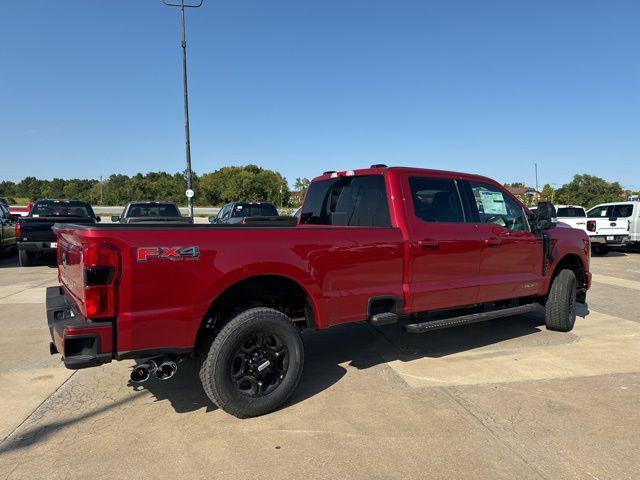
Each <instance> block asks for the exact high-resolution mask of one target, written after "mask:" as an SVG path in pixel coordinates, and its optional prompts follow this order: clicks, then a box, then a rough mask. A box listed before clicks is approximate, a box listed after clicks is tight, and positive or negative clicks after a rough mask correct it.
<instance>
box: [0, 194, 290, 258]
mask: <svg viewBox="0 0 640 480" xmlns="http://www.w3.org/2000/svg"><path fill="white" fill-rule="evenodd" d="M23 210H24V211H25V212H24V213H25V214H24V216H22V215H21V214H19V213H12V212H11V211H10V210H9V206H8V202H7V201H6V199H4V198H2V199H0V221H1V222H2V223H1V225H2V229H1V235H0V250H3V251H4V250H8V249H15V248H17V250H18V260H19V263H20V265H21V266H30V265H32V264H33V263H34V262H35V261H37V260H38V258H39V257H40V256H41V255H42V254H46V253H51V252H55V250H56V248H57V245H58V244H57V240H56V236H55V234H54V233H53V230H52V227H53V225H54V224H56V223H58V224H62V223H73V224H94V223H98V222H100V220H101V219H100V217H99V216H97V215H96V214H95V213H94V211H93V209H92V207H91V205H90V204H89V203H87V202H84V201H80V200H52V199H43V200H37V201H36V202H34V203H33V204H29V206H28V208H25V209H23ZM295 221H296V220H295V219H294V218H293V217H281V216H279V215H278V210H277V208H276V207H275V205H274V204H272V203H268V202H232V203H228V204H226V205H224V206H223V207H222V208H221V209H220V211H219V212H218V215H217V216H215V217H209V222H210V223H218V224H247V223H252V224H256V223H260V222H277V223H278V224H282V223H295ZM111 222H112V223H121V224H132V223H145V222H147V223H152V222H161V223H193V220H192V219H191V218H189V217H184V216H182V214H181V213H180V209H179V208H178V206H177V205H176V204H175V203H173V202H166V201H150V200H149V201H134V202H129V203H128V204H127V205H126V206H125V207H124V209H123V211H122V213H121V214H120V215H113V216H112V217H111Z"/></svg>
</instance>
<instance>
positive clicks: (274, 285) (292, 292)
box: [194, 274, 318, 353]
mask: <svg viewBox="0 0 640 480" xmlns="http://www.w3.org/2000/svg"><path fill="white" fill-rule="evenodd" d="M257 307H267V308H272V309H274V310H277V311H279V312H282V313H284V314H285V315H287V316H288V317H289V318H291V319H292V321H294V323H296V324H297V325H298V326H299V327H300V328H301V329H302V328H316V326H317V322H316V319H317V316H318V310H317V305H316V303H315V302H314V300H313V297H312V295H311V294H310V292H309V291H308V289H307V288H305V287H304V286H303V284H302V282H300V281H298V280H296V279H293V278H291V277H289V276H286V275H281V274H257V275H251V276H246V277H243V278H240V279H236V280H235V281H233V282H231V283H230V284H229V285H227V286H226V287H225V288H224V289H223V290H222V291H221V292H220V293H219V294H218V295H217V296H216V297H215V299H214V300H213V301H212V302H211V305H210V307H209V308H208V309H207V312H206V313H205V315H204V317H203V318H202V320H201V322H200V326H199V328H198V332H197V335H196V340H195V343H194V345H195V352H196V353H200V352H202V351H203V349H205V348H206V347H207V345H208V343H209V342H210V341H211V340H212V338H213V337H215V335H216V334H217V333H218V332H219V331H220V330H221V329H222V328H223V327H224V325H225V324H226V323H227V322H228V321H229V319H231V318H233V317H234V316H236V315H238V314H239V313H241V312H243V311H245V310H248V309H251V308H257Z"/></svg>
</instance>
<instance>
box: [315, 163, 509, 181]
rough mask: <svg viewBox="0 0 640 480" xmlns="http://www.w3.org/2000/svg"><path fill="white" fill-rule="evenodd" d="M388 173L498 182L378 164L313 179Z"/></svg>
mask: <svg viewBox="0 0 640 480" xmlns="http://www.w3.org/2000/svg"><path fill="white" fill-rule="evenodd" d="M386 173H394V174H396V173H398V174H401V173H415V174H420V175H436V176H445V177H452V178H461V179H466V180H481V181H485V182H491V183H497V182H496V181H495V180H494V179H492V178H489V177H484V176H482V175H477V174H474V173H463V172H453V171H449V170H435V169H429V168H417V167H401V166H396V167H387V166H378V165H372V166H371V167H369V168H361V169H356V170H342V171H336V172H334V171H329V172H325V173H323V174H322V175H319V176H317V177H315V178H314V179H313V181H314V182H315V181H318V180H327V179H329V178H336V177H350V176H361V175H384V174H386Z"/></svg>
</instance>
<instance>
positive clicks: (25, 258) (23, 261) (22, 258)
mask: <svg viewBox="0 0 640 480" xmlns="http://www.w3.org/2000/svg"><path fill="white" fill-rule="evenodd" d="M18 262H19V263H20V266H21V267H30V266H31V265H33V255H31V253H30V252H27V251H26V250H18Z"/></svg>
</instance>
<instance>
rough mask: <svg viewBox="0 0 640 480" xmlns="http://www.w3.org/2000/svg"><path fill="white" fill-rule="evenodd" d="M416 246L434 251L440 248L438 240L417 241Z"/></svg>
mask: <svg viewBox="0 0 640 480" xmlns="http://www.w3.org/2000/svg"><path fill="white" fill-rule="evenodd" d="M418 246H419V247H420V248H424V249H436V248H440V242H439V241H438V240H430V239H428V238H425V239H424V240H418Z"/></svg>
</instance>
